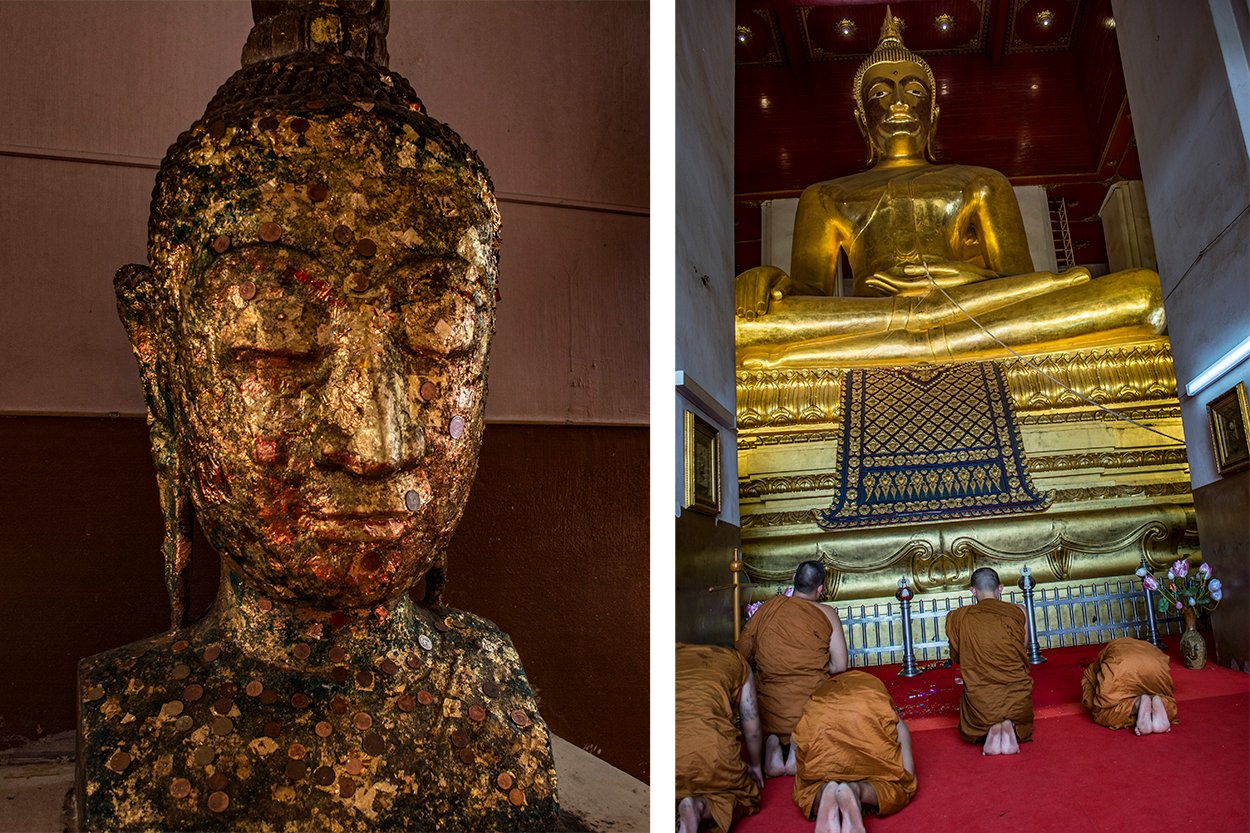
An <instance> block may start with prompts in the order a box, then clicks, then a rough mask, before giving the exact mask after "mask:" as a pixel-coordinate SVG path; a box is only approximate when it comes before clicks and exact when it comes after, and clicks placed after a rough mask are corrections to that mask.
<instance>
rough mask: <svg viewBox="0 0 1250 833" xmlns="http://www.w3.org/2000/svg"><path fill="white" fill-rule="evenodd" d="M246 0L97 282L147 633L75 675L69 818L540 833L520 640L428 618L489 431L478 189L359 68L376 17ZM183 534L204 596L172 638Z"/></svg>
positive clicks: (490, 220)
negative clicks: (134, 492)
mask: <svg viewBox="0 0 1250 833" xmlns="http://www.w3.org/2000/svg"><path fill="white" fill-rule="evenodd" d="M253 8H254V12H255V14H256V26H255V28H254V29H253V31H252V34H251V36H250V37H249V39H248V44H247V47H246V48H245V50H244V55H243V68H242V69H240V70H239V71H238V72H237V73H235V75H234V76H232V77H231V78H230V79H229V80H228V81H227V82H226V83H225V84H224V85H223V86H222V87H221V89H220V90H218V92H217V95H216V96H215V97H214V99H213V100H212V102H210V104H209V106H208V109H207V111H206V113H205V114H204V116H203V117H202V118H201V119H200V120H199V121H197V122H196V123H195V124H194V125H193V126H192V127H191V128H190V130H188V131H187V132H185V133H184V134H182V136H181V137H179V139H178V141H177V142H176V143H175V144H174V145H173V146H172V147H171V148H170V150H169V152H168V154H167V155H166V157H165V159H164V161H163V163H162V165H161V168H160V172H159V174H158V176H157V182H156V188H155V191H154V194H153V200H152V215H151V220H150V224H149V257H150V262H151V267H150V268H149V267H147V266H127V267H123V268H122V269H121V270H120V271H119V273H118V276H117V281H116V285H117V294H118V304H119V310H120V313H121V316H122V319H123V321H124V323H125V325H126V329H127V331H128V333H129V336H130V338H131V342H132V344H133V347H134V352H135V355H136V357H137V359H138V361H139V365H140V370H141V376H142V380H143V383H144V387H145V392H146V397H147V402H148V409H149V423H150V426H151V435H152V446H153V456H154V459H155V462H156V467H157V472H158V479H159V481H160V493H161V502H162V507H163V510H164V514H165V519H166V529H167V534H166V544H165V557H166V564H167V567H166V570H167V579H168V583H169V588H170V595H171V601H172V606H173V610H174V615H173V620H174V621H173V626H174V627H173V629H172V630H170V631H169V632H167V633H164V634H162V635H159V636H156V637H153V638H151V639H146V640H143V641H141V642H137V643H135V644H132V645H128V646H125V647H122V648H118V649H116V650H112V651H109V652H106V653H103V654H100V655H97V656H94V657H90V658H88V659H85V660H83V661H82V663H81V665H80V669H79V715H80V718H79V722H80V725H79V752H80V754H79V757H78V767H79V770H78V795H77V800H78V820H79V824H80V826H81V827H82V828H83V829H89V830H97V829H99V830H104V829H109V830H111V829H124V830H279V829H280V830H339V831H346V830H377V829H382V830H395V829H406V830H444V829H446V830H551V829H554V828H555V827H557V826H558V824H559V822H558V808H557V805H556V796H555V771H554V764H553V759H552V754H551V747H550V738H549V735H548V732H547V728H546V726H545V725H544V723H543V721H542V718H541V717H540V715H539V713H538V710H537V706H536V704H535V698H534V693H533V691H532V690H531V688H530V685H529V683H528V681H527V679H526V676H525V672H524V669H523V668H522V667H521V663H520V660H519V658H518V657H517V654H516V651H515V649H514V648H513V646H512V644H511V642H510V641H509V639H508V637H507V635H506V634H504V633H502V632H500V631H499V630H498V629H497V628H496V627H495V626H494V625H493V624H491V623H490V622H488V621H485V620H483V619H481V618H479V617H476V616H473V615H472V614H469V613H465V612H462V611H457V610H451V609H447V608H444V607H442V605H441V587H442V568H443V562H444V558H445V551H446V547H447V544H448V542H449V540H450V538H451V535H452V532H453V531H454V529H455V527H456V524H457V523H458V521H459V519H460V516H461V513H462V510H463V508H464V504H465V500H466V497H467V494H468V490H469V486H470V484H471V483H472V480H473V475H474V470H475V468H476V465H477V455H478V451H479V448H480V444H481V438H482V431H483V425H484V420H483V412H484V400H485V396H486V377H485V373H486V364H487V355H488V351H489V346H490V340H491V335H492V332H493V329H494V319H495V304H496V295H495V286H496V278H497V264H498V251H499V226H500V219H499V212H498V209H497V207H496V203H495V198H494V193H493V189H492V185H491V182H490V178H489V175H488V173H487V171H486V169H485V167H484V166H483V165H482V163H481V162H480V161H479V159H478V158H477V155H476V154H475V153H474V152H473V150H472V149H471V148H469V147H468V146H467V145H465V144H464V142H463V141H462V140H461V139H460V138H459V136H457V135H456V133H455V132H453V131H452V130H451V129H450V128H449V127H447V126H446V125H444V124H442V123H441V122H438V121H436V120H434V119H432V118H430V117H429V116H428V115H427V114H426V112H425V109H424V107H423V106H422V104H421V102H420V100H419V99H418V98H417V97H416V95H415V93H414V92H413V90H412V88H411V86H410V85H409V84H408V82H407V81H406V80H405V79H403V78H402V77H401V76H399V75H397V74H395V73H394V72H391V71H389V70H388V69H387V68H386V48H385V35H386V26H387V19H388V18H387V16H388V14H389V10H388V7H387V4H386V3H385V2H364V3H361V2H359V0H342V2H337V3H335V2H326V0H297V1H296V2H292V3H259V2H258V3H255V4H254V6H253ZM194 517H198V519H199V521H200V523H201V525H202V527H203V529H204V532H205V534H206V536H207V537H208V539H209V541H210V542H211V543H212V544H213V546H214V548H215V549H216V550H217V552H218V553H219V554H220V556H221V564H222V581H221V587H220V592H219V595H218V597H217V600H216V602H215V604H214V605H213V607H212V608H211V609H210V611H209V612H208V613H207V614H206V615H205V617H204V618H202V619H201V620H199V621H197V622H195V623H192V624H187V623H186V622H185V613H186V599H185V571H186V568H187V564H188V562H189V558H190V540H191V538H190V533H191V529H192V526H193V518H194ZM423 576H424V577H425V581H426V593H425V597H424V600H423V601H422V602H421V603H420V604H418V603H416V602H414V601H413V600H412V599H411V598H410V597H409V595H408V590H409V588H410V587H411V586H413V585H414V583H416V582H417V581H419V580H420V579H421V578H422V577H423Z"/></svg>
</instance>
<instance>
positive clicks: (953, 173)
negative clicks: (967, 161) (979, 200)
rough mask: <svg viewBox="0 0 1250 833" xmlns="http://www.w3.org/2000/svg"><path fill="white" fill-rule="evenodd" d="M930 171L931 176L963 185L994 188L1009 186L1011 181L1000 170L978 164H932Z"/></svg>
mask: <svg viewBox="0 0 1250 833" xmlns="http://www.w3.org/2000/svg"><path fill="white" fill-rule="evenodd" d="M930 171H931V175H933V176H938V177H943V178H949V179H952V180H957V181H959V182H961V183H963V184H964V185H965V186H971V187H982V188H992V189H995V190H998V189H1002V188H1011V181H1010V180H1009V179H1007V177H1006V176H1005V175H1004V174H1003V173H1002V172H1001V171H996V170H994V169H993V168H983V167H981V166H980V165H958V164H953V163H952V164H942V165H934V166H933V167H932V168H931V169H930Z"/></svg>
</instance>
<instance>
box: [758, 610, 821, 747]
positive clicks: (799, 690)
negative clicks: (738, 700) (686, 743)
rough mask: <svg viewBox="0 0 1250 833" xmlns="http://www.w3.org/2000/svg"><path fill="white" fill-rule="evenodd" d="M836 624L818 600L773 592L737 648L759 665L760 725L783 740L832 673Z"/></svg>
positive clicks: (765, 732) (768, 732)
mask: <svg viewBox="0 0 1250 833" xmlns="http://www.w3.org/2000/svg"><path fill="white" fill-rule="evenodd" d="M832 635H833V623H832V622H830V621H829V617H828V616H826V615H825V614H824V611H822V610H821V609H820V608H819V607H818V606H817V605H816V603H815V602H809V601H807V600H805V599H796V598H794V597H793V596H774V597H773V598H771V599H769V600H768V601H766V602H764V604H762V605H760V607H759V609H758V610H756V611H755V615H754V616H752V617H751V618H750V619H748V620H747V623H746V627H744V628H743V629H742V635H741V636H739V637H738V643H737V648H738V652H739V653H740V654H742V655H743V656H744V657H746V658H747V662H749V663H751V664H752V665H754V666H755V670H756V676H755V679H756V685H757V693H758V696H759V704H760V728H761V729H762V730H763V732H764V734H765V735H780V736H782V739H783V740H782V742H783V743H784V742H785V741H784V739H785V737H786V736H788V735H789V734H790V733H791V732H792V731H794V724H796V723H798V722H799V715H801V714H802V713H803V704H804V703H806V702H807V698H808V697H810V696H811V694H812V692H813V691H815V690H816V686H818V685H820V684H821V682H823V681H824V680H825V679H826V678H827V677H828V676H829V637H831V636H832Z"/></svg>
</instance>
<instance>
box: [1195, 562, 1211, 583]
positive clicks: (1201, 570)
mask: <svg viewBox="0 0 1250 833" xmlns="http://www.w3.org/2000/svg"><path fill="white" fill-rule="evenodd" d="M1198 575H1200V576H1202V577H1203V578H1204V579H1208V578H1210V577H1211V565H1210V564H1208V563H1207V562H1205V561H1204V562H1202V564H1200V565H1198Z"/></svg>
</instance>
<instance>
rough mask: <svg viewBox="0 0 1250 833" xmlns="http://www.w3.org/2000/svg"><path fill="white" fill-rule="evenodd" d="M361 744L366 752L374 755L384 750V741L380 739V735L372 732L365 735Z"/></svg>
mask: <svg viewBox="0 0 1250 833" xmlns="http://www.w3.org/2000/svg"><path fill="white" fill-rule="evenodd" d="M363 746H364V748H365V751H366V752H368V753H369V754H370V755H374V756H377V755H381V754H382V753H383V752H385V751H386V741H384V740H382V736H381V735H379V734H377V733H374V732H371V733H369V734H367V735H365V742H364V744H363Z"/></svg>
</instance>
